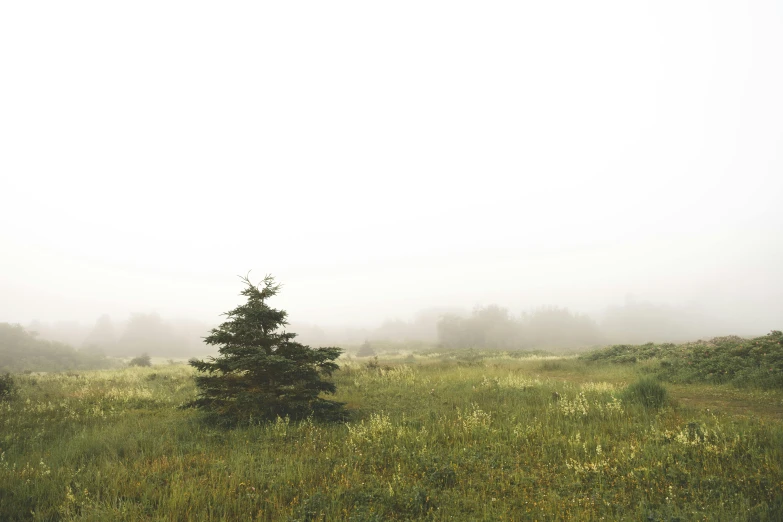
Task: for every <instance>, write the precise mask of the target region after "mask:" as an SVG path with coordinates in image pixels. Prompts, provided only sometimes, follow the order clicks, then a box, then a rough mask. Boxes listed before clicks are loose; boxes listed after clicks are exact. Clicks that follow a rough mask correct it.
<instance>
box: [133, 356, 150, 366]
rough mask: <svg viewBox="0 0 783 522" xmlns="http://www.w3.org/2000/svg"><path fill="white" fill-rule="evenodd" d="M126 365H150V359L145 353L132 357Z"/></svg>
mask: <svg viewBox="0 0 783 522" xmlns="http://www.w3.org/2000/svg"><path fill="white" fill-rule="evenodd" d="M128 366H152V359H151V358H150V356H149V355H147V354H146V353H143V354H141V355H139V356H138V357H134V358H133V359H131V360H130V362H129V363H128Z"/></svg>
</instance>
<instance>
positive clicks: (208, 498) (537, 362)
mask: <svg viewBox="0 0 783 522" xmlns="http://www.w3.org/2000/svg"><path fill="white" fill-rule="evenodd" d="M643 368H644V367H642V366H639V364H633V365H627V364H626V365H615V364H604V363H592V364H590V365H586V364H585V362H584V361H582V360H579V359H576V358H552V357H545V356H538V357H530V358H519V357H516V356H514V355H512V354H504V353H502V352H491V353H481V352H473V353H471V354H468V355H464V354H463V355H461V356H455V357H448V356H444V354H437V353H434V352H432V353H428V354H422V355H415V356H409V355H406V356H405V357H404V358H401V359H400V360H396V361H394V360H384V359H383V358H380V360H379V361H378V364H377V366H375V367H372V368H368V366H367V364H366V363H365V362H356V361H348V362H344V364H343V369H342V370H341V371H340V372H338V374H336V384H337V388H338V394H337V395H336V396H334V399H336V400H339V401H343V402H346V403H348V406H349V409H350V410H351V412H352V419H351V420H350V421H349V422H347V423H338V424H319V423H314V422H311V421H304V422H298V423H297V422H293V421H288V420H286V419H278V420H277V421H276V422H271V423H266V424H261V425H255V426H249V427H244V428H241V429H234V430H225V429H220V428H214V427H210V426H208V425H206V424H205V423H203V422H201V420H200V417H199V413H198V412H196V411H193V410H181V409H179V408H178V407H179V406H180V405H181V404H184V403H186V402H188V401H189V400H191V399H192V398H193V396H194V394H195V388H194V385H193V381H192V374H191V370H190V369H189V368H188V367H186V366H185V365H165V366H153V367H152V368H126V369H122V370H103V371H94V372H84V373H79V374H74V373H71V374H47V375H16V376H14V379H15V384H16V385H17V390H18V391H17V393H16V394H15V395H14V396H13V397H12V398H11V400H9V401H2V402H0V520H94V521H105V520H172V521H174V520H600V519H601V518H603V519H605V520H634V521H635V520H667V521H671V520H711V521H714V520H726V521H741V520H781V517H782V516H783V503H782V501H781V499H783V423H781V421H780V420H779V419H778V418H776V417H775V416H768V415H763V414H762V415H755V416H746V415H734V412H733V411H728V412H726V411H722V410H721V408H720V407H715V405H714V404H713V403H710V402H709V400H707V399H709V397H711V396H710V395H709V394H710V393H712V392H715V393H723V392H724V391H726V390H730V392H731V394H733V395H732V396H733V397H735V398H736V399H737V400H741V399H743V398H744V400H747V401H749V402H752V401H757V400H762V399H763V400H764V401H770V400H772V401H773V402H774V401H780V403H781V404H783V397H782V396H781V394H780V393H779V392H778V391H774V390H773V391H766V392H764V393H765V394H766V395H764V397H763V398H761V396H760V395H758V393H760V392H756V391H754V390H752V389H749V390H738V389H736V388H726V386H725V385H707V384H700V385H699V386H698V387H697V388H694V389H695V390H696V391H697V395H698V397H707V399H704V400H703V401H702V402H699V403H698V404H695V405H693V406H689V405H686V404H684V403H685V401H684V400H682V399H681V398H682V397H684V396H685V395H687V394H688V390H689V388H688V387H687V386H686V385H683V384H677V385H671V386H672V389H671V390H669V386H670V385H666V384H664V385H663V386H664V387H665V390H667V391H669V392H670V393H668V395H669V400H668V401H665V402H664V403H662V404H660V405H659V406H660V407H657V408H650V407H648V406H646V405H645V404H641V403H637V402H635V401H634V400H630V399H628V397H629V395H627V394H629V393H631V392H629V391H628V390H629V385H631V384H632V383H635V382H637V381H638V380H639V379H640V378H643V377H645V375H647V374H649V372H646V371H644V369H643ZM658 385H659V386H661V385H660V384H658ZM630 389H631V390H632V389H633V388H630ZM754 394H755V395H754ZM624 397H625V399H624ZM708 408H709V411H707V409H708Z"/></svg>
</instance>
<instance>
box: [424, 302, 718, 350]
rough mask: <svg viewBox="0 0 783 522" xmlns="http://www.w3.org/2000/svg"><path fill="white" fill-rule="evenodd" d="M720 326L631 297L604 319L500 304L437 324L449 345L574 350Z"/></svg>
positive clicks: (697, 333)
mask: <svg viewBox="0 0 783 522" xmlns="http://www.w3.org/2000/svg"><path fill="white" fill-rule="evenodd" d="M720 330H721V326H720V325H717V324H710V323H709V322H708V321H707V320H706V319H705V318H703V317H701V316H699V315H698V314H696V313H693V312H689V311H687V310H681V309H675V308H672V307H668V306H663V305H655V304H652V303H646V302H636V301H629V302H627V303H625V305H623V306H616V307H610V308H607V309H606V310H605V312H604V313H603V314H602V317H601V321H600V322H598V321H595V320H594V319H592V318H591V317H589V316H587V315H584V314H579V313H574V312H571V311H569V310H568V309H566V308H561V307H557V306H551V307H541V308H538V309H536V310H533V311H531V312H527V313H523V314H521V315H519V316H516V317H514V316H512V315H511V314H510V313H509V311H508V310H507V309H505V308H502V307H500V306H497V305H491V306H487V307H483V308H476V309H474V310H473V312H472V313H471V314H470V315H465V314H463V315H459V314H445V315H443V316H442V317H441V318H440V319H439V321H438V322H437V340H438V342H439V343H440V344H441V345H442V346H443V347H444V348H483V349H500V350H514V349H548V350H557V349H575V348H581V347H589V346H597V345H605V344H611V343H642V342H649V341H685V340H689V339H697V338H699V337H702V336H705V335H716V334H717V333H721V332H720Z"/></svg>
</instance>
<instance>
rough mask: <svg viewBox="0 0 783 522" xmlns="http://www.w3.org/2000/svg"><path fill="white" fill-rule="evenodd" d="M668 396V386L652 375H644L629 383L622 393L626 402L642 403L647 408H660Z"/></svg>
mask: <svg viewBox="0 0 783 522" xmlns="http://www.w3.org/2000/svg"><path fill="white" fill-rule="evenodd" d="M668 397H669V393H668V391H667V390H666V387H665V386H663V385H662V384H661V383H660V382H658V381H657V380H655V379H653V378H651V377H644V378H642V379H639V380H638V381H636V382H635V383H633V384H630V385H628V387H626V388H625V390H624V391H623V394H622V400H623V401H624V402H628V403H632V404H641V405H642V406H644V407H645V408H660V407H662V406H663V405H665V404H666V402H667V400H668Z"/></svg>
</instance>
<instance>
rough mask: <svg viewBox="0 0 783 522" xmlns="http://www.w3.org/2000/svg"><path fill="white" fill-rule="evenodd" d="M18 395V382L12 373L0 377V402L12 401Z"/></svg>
mask: <svg viewBox="0 0 783 522" xmlns="http://www.w3.org/2000/svg"><path fill="white" fill-rule="evenodd" d="M14 393H16V382H15V381H14V378H13V377H11V374H10V373H6V374H5V375H0V401H2V400H7V399H10V398H11V397H12V396H13V395H14Z"/></svg>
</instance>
